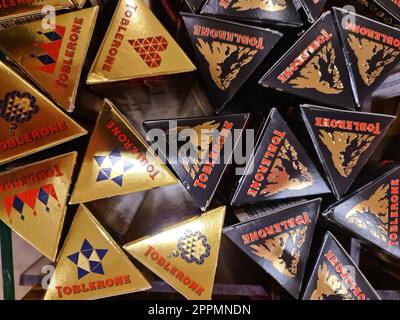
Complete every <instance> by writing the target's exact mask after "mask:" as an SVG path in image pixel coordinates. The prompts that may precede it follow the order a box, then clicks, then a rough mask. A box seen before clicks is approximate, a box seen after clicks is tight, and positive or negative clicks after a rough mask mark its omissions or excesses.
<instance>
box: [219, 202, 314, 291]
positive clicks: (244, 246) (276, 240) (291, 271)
mask: <svg viewBox="0 0 400 320" xmlns="http://www.w3.org/2000/svg"><path fill="white" fill-rule="evenodd" d="M320 203H321V199H314V200H311V201H305V202H300V203H296V204H294V205H292V206H289V207H285V208H284V209H278V210H277V211H275V212H273V213H269V214H265V215H263V216H256V217H254V218H252V219H250V220H247V221H245V222H242V223H239V224H237V225H234V226H232V227H228V228H225V229H224V234H225V235H226V236H227V237H228V238H229V239H231V240H232V241H233V242H234V243H235V244H236V245H237V246H238V247H239V248H240V249H241V250H243V251H244V252H245V253H246V254H247V255H248V256H249V257H250V258H251V259H252V260H254V261H255V262H256V263H257V264H258V265H260V267H261V268H263V269H264V270H265V271H266V272H267V273H268V274H270V275H271V276H272V277H273V278H274V279H275V280H276V281H278V283H280V284H281V285H282V287H283V288H285V289H286V290H287V291H288V292H289V293H290V294H291V295H293V296H294V297H295V298H296V299H297V298H299V294H300V289H301V285H302V282H303V277H304V273H305V268H306V264H307V261H308V254H309V251H310V247H311V242H312V239H313V234H314V228H315V224H316V222H317V218H318V213H319V206H320Z"/></svg>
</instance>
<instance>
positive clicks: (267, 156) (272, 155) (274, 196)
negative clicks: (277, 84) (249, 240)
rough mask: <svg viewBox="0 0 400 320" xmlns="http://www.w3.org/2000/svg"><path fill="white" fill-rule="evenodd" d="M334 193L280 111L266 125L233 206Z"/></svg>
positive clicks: (235, 194)
mask: <svg viewBox="0 0 400 320" xmlns="http://www.w3.org/2000/svg"><path fill="white" fill-rule="evenodd" d="M329 192H330V190H329V188H328V186H327V185H326V183H325V181H324V180H323V178H322V177H321V175H320V174H319V172H318V170H317V169H316V167H315V166H314V164H313V163H312V161H311V159H310V157H309V156H308V155H307V153H306V151H305V150H304V148H303V147H302V145H301V143H300V142H299V141H298V139H297V138H296V136H295V135H294V134H293V132H292V131H291V129H290V128H289V126H288V125H287V123H286V122H285V121H284V120H283V118H282V117H281V115H280V114H279V112H278V110H277V109H276V108H274V109H272V111H271V112H270V115H269V117H268V119H267V121H266V122H265V124H264V128H263V129H262V132H261V135H260V137H259V139H258V141H257V143H256V147H255V149H254V151H253V154H252V156H251V157H250V160H249V161H248V163H247V165H246V168H245V171H244V173H243V175H242V176H241V178H240V179H239V181H238V183H237V188H236V190H235V192H234V195H233V197H232V200H231V204H232V205H241V204H247V203H255V202H262V201H267V200H278V199H287V198H296V197H303V196H306V195H316V194H323V193H329Z"/></svg>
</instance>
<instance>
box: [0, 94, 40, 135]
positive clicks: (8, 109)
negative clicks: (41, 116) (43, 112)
mask: <svg viewBox="0 0 400 320" xmlns="http://www.w3.org/2000/svg"><path fill="white" fill-rule="evenodd" d="M38 112H39V106H38V105H36V98H35V97H34V96H32V95H31V94H30V93H29V92H22V93H21V92H19V91H16V90H15V91H11V92H7V93H6V95H5V97H4V99H3V100H0V118H3V119H4V120H5V121H7V122H9V123H10V135H11V136H13V135H15V130H16V129H17V128H18V125H19V124H21V123H24V122H28V121H29V120H31V119H32V116H33V115H34V114H35V113H38Z"/></svg>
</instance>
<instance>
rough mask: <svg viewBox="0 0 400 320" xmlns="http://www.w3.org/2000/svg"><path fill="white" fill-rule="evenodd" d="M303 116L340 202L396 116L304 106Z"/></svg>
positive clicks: (302, 108)
mask: <svg viewBox="0 0 400 320" xmlns="http://www.w3.org/2000/svg"><path fill="white" fill-rule="evenodd" d="M301 113H302V116H303V120H304V123H305V124H306V127H307V130H308V132H309V134H310V136H311V139H312V141H313V143H314V147H315V149H316V151H317V154H318V156H319V158H320V161H321V163H322V166H323V167H324V169H325V172H326V174H327V177H328V180H329V182H330V184H331V186H332V190H333V192H334V194H335V196H336V197H337V198H338V199H340V198H341V197H342V195H343V194H344V193H346V191H347V190H348V188H349V187H350V186H351V184H352V183H353V181H354V179H355V178H356V177H357V175H358V174H359V173H360V171H361V169H362V168H363V167H364V165H365V164H366V163H367V161H368V160H369V159H370V157H371V156H372V155H373V154H374V151H375V150H376V148H377V147H378V145H379V143H380V142H381V140H382V139H383V137H384V136H385V134H386V132H387V130H388V129H389V127H390V125H391V124H392V122H393V121H394V119H395V117H394V116H390V115H386V114H376V113H366V112H355V111H344V110H338V109H332V108H324V107H319V106H312V105H302V106H301Z"/></svg>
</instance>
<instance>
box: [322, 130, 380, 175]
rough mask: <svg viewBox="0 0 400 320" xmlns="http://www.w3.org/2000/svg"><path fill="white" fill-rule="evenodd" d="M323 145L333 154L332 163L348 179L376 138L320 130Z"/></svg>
mask: <svg viewBox="0 0 400 320" xmlns="http://www.w3.org/2000/svg"><path fill="white" fill-rule="evenodd" d="M319 132H320V136H319V138H320V139H321V141H322V143H323V144H324V145H325V146H326V147H327V148H328V150H329V152H330V153H331V158H332V162H333V164H334V166H335V168H336V170H337V171H338V173H339V174H340V175H341V176H342V177H345V178H346V177H348V176H349V175H350V174H351V172H352V171H353V169H354V167H355V166H356V165H357V163H358V161H359V160H360V156H361V155H362V154H363V153H364V152H365V151H366V150H367V149H368V148H369V147H370V146H371V143H372V141H373V140H374V138H375V136H370V135H367V134H359V133H351V132H341V131H333V132H327V131H325V130H319Z"/></svg>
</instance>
